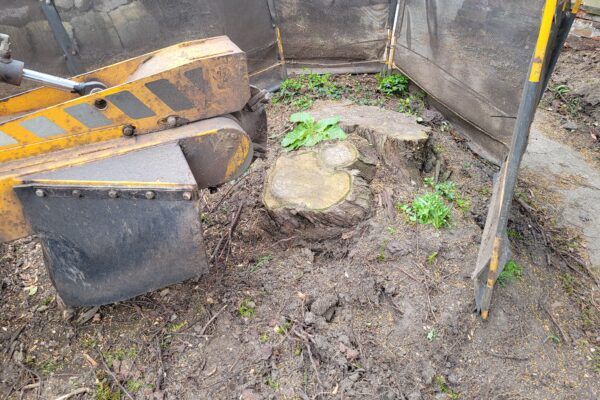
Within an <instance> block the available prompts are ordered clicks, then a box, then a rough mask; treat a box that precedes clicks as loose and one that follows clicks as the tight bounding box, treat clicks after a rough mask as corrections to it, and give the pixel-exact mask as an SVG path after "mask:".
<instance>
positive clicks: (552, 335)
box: [548, 333, 560, 344]
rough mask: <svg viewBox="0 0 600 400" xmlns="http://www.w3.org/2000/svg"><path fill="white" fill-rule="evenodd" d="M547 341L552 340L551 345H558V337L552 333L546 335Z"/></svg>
mask: <svg viewBox="0 0 600 400" xmlns="http://www.w3.org/2000/svg"><path fill="white" fill-rule="evenodd" d="M548 339H550V340H552V342H553V343H556V344H558V343H560V337H559V336H558V335H556V334H554V333H550V334H549V335H548Z"/></svg>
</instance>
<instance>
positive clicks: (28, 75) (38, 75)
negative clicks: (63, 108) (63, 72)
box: [23, 68, 79, 92]
mask: <svg viewBox="0 0 600 400" xmlns="http://www.w3.org/2000/svg"><path fill="white" fill-rule="evenodd" d="M23 78H24V79H27V80H30V81H34V82H40V83H43V84H44V85H46V86H52V87H56V88H59V89H65V90H68V91H69V92H75V91H76V89H77V85H79V83H78V82H75V81H72V80H69V79H65V78H61V77H59V76H54V75H49V74H44V73H43V72H37V71H33V70H31V69H27V68H24V69H23Z"/></svg>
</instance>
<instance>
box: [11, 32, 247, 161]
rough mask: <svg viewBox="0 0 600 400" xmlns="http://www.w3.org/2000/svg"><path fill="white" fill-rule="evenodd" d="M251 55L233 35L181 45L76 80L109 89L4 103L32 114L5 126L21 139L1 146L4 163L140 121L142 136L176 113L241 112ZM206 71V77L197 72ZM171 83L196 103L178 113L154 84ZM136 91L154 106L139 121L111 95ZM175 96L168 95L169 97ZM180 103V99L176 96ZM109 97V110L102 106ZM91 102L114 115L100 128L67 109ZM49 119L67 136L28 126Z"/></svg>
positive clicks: (106, 136)
mask: <svg viewBox="0 0 600 400" xmlns="http://www.w3.org/2000/svg"><path fill="white" fill-rule="evenodd" d="M246 68H247V67H246V59H245V54H244V53H243V52H242V51H241V50H240V49H239V48H238V47H237V46H236V45H235V44H234V43H233V42H231V40H229V38H227V37H224V36H222V37H217V38H211V39H203V40H197V41H192V42H186V43H181V44H178V45H175V46H171V47H168V48H166V49H163V50H159V51H157V52H154V53H150V54H147V55H145V56H140V57H136V58H134V59H131V60H127V61H124V62H122V63H118V64H115V65H112V66H109V67H106V68H102V69H100V70H97V71H94V72H91V73H89V74H85V75H82V76H79V77H76V78H75V80H78V81H86V80H91V79H93V80H99V81H101V82H103V83H105V84H107V86H108V89H106V90H103V91H101V92H98V93H95V94H91V95H88V96H83V97H75V96H74V95H73V94H70V93H64V92H59V91H57V90H54V89H49V88H40V89H35V90H32V91H29V92H26V93H24V94H22V95H18V96H14V97H10V98H8V99H5V100H3V101H0V116H2V115H8V114H17V113H22V112H29V111H32V110H37V111H32V112H31V113H29V114H26V115H21V116H19V117H17V118H15V119H12V120H9V121H6V122H4V123H2V124H0V131H2V132H3V133H5V134H7V135H9V136H10V137H12V138H13V139H15V140H16V141H17V143H15V144H9V145H5V146H0V162H5V161H10V160H16V159H20V158H25V157H31V156H35V155H40V154H44V153H48V152H53V151H57V150H61V149H66V148H71V147H75V146H79V145H82V144H88V143H95V142H101V141H105V140H111V139H114V138H117V137H119V136H121V135H122V130H123V127H124V126H126V125H132V126H134V127H135V132H136V134H145V133H149V132H154V131H158V130H162V129H165V128H166V127H167V126H166V120H167V118H168V117H169V116H177V117H178V118H182V119H185V120H188V121H197V120H200V119H205V118H210V117H214V116H217V115H222V114H227V113H230V112H235V111H238V110H240V109H241V108H242V107H243V106H244V104H245V103H246V101H247V100H248V98H249V97H250V89H249V82H248V74H247V70H246ZM193 73H196V76H197V75H198V74H199V76H200V78H199V81H198V80H197V81H193V80H192V79H191V78H190V77H191V76H193V75H190V74H193ZM163 80H164V81H167V82H168V83H169V84H170V85H171V86H172V87H174V88H175V90H176V91H177V93H179V94H180V96H178V97H179V100H180V99H181V98H182V97H183V98H185V99H187V100H188V101H189V102H190V103H191V104H192V105H193V106H191V107H187V108H185V109H179V110H173V109H171V108H170V107H169V105H168V103H169V101H168V100H169V99H168V98H166V99H165V96H163V97H162V98H161V97H159V95H157V94H155V93H154V92H153V91H151V90H150V89H149V88H148V87H147V86H146V85H147V84H152V83H156V82H158V81H163ZM124 92H129V93H130V94H131V95H133V96H134V97H135V99H137V101H139V102H141V103H142V104H143V105H144V106H145V107H147V109H149V110H151V112H150V113H149V114H153V115H150V116H148V114H146V115H145V116H142V117H139V118H132V117H131V116H129V115H128V114H127V113H125V112H124V111H123V110H122V109H121V108H119V107H118V106H117V105H116V104H113V103H112V102H111V100H110V96H111V95H116V94H119V93H120V94H123V93H124ZM166 97H168V96H166ZM171 100H172V97H171ZM104 101H106V103H105V104H106V108H104V107H101V106H97V105H100V103H103V102H104ZM81 104H86V105H88V106H90V107H94V110H95V111H96V112H99V113H101V114H102V116H104V117H105V118H107V119H108V120H110V123H109V124H106V125H104V126H101V127H99V128H94V129H91V128H89V127H86V126H85V125H83V124H82V123H81V122H79V121H78V120H77V119H75V118H74V117H72V116H71V115H69V114H68V113H67V112H65V108H67V107H72V106H76V105H81ZM38 117H44V118H47V120H49V121H51V123H52V124H54V125H56V126H57V127H59V128H60V129H61V130H62V131H63V132H64V133H61V134H57V135H53V136H49V137H41V136H39V135H36V134H35V133H34V132H31V131H30V130H28V129H26V128H24V127H23V126H22V125H21V124H22V123H23V122H27V121H30V120H32V119H34V118H38Z"/></svg>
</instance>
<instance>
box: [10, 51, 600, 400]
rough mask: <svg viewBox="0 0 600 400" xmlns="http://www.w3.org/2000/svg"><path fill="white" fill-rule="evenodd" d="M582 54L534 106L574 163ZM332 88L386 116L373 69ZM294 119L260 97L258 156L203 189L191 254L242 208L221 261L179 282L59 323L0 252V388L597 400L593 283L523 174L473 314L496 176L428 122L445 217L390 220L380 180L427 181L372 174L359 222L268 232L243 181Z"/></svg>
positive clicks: (45, 395) (411, 188) (405, 198)
mask: <svg viewBox="0 0 600 400" xmlns="http://www.w3.org/2000/svg"><path fill="white" fill-rule="evenodd" d="M595 43H596V46H597V45H598V42H595ZM598 47H600V46H598ZM598 47H594V46H592V45H590V44H589V43H588V44H586V45H585V46H573V45H571V46H569V47H568V48H567V49H566V51H565V53H564V55H563V56H562V57H561V60H560V65H559V67H558V70H557V74H556V76H555V81H554V82H552V84H551V85H554V86H552V88H554V87H555V85H559V84H564V85H571V86H572V87H571V89H572V90H570V91H569V92H568V93H565V94H561V96H562V97H561V96H558V95H557V94H556V93H555V92H552V91H550V92H548V93H547V94H546V96H545V98H544V103H543V104H542V107H544V108H546V109H550V111H549V112H552V113H554V114H556V117H557V118H558V120H559V121H561V122H560V123H561V125H562V124H564V123H566V122H569V121H573V122H574V123H576V124H577V128H576V129H571V130H567V129H565V128H564V127H563V126H557V127H556V129H555V130H554V132H556V135H557V137H558V138H559V139H560V140H561V141H564V142H565V143H566V144H568V145H569V146H571V147H572V148H574V149H577V150H581V151H582V152H583V153H584V154H585V156H586V157H587V158H588V159H590V160H598V159H599V155H600V152H599V151H598V150H600V145H599V143H600V142H599V141H598V137H599V136H598V126H597V123H598V119H597V117H595V116H597V115H598V113H599V112H600V108H599V104H598V103H596V104H591V103H589V102H588V100H587V98H588V97H586V94H585V93H582V92H578V89H577V88H579V87H580V86H581V85H584V84H587V83H589V82H588V80H589V77H593V76H595V77H598V76H600V65H599V63H598V61H599V57H598V54H599V51H598ZM584 63H585V66H581V65H582V64H584ZM594 74H595V75H594ZM586 82H587V83H586ZM335 83H336V84H337V85H338V86H340V87H346V88H347V90H345V91H344V93H343V94H342V99H350V100H353V101H356V102H358V103H361V104H377V105H381V106H383V107H385V108H388V109H392V110H397V109H398V100H397V99H388V98H386V97H384V96H382V95H380V94H378V93H377V92H376V91H375V87H376V80H375V78H374V77H373V76H358V77H349V76H341V77H336V78H335ZM595 88H596V89H595V90H596V92H595V93H596V95H597V93H598V90H599V89H598V86H596V87H595ZM592 93H594V92H592ZM577 97H578V98H579V100H573V99H575V98H577ZM573 101H577V102H579V103H578V104H579V105H580V106H581V108H578V109H577V110H573V109H572V108H573V106H572V104H571V102H573ZM294 111H296V110H295V109H294V107H293V106H290V105H285V104H273V105H270V106H269V109H268V114H269V125H270V139H269V148H270V151H269V152H268V154H267V157H266V158H265V159H262V160H258V161H257V162H255V163H254V164H253V165H252V167H251V169H250V171H249V172H248V173H247V174H246V175H245V176H244V177H243V178H241V179H240V181H238V182H236V183H235V184H230V185H226V186H225V187H223V188H221V189H220V190H219V191H218V192H217V193H214V194H210V193H208V192H206V193H204V194H203V196H204V202H205V213H204V214H203V216H202V218H203V221H204V224H205V239H206V244H207V249H208V252H209V254H210V253H211V252H212V249H213V248H214V247H215V245H216V244H217V242H218V241H219V239H220V238H221V236H222V235H224V234H226V232H227V231H228V229H229V224H230V222H231V220H232V216H233V215H234V214H235V213H236V212H237V211H238V210H239V209H240V207H242V208H241V210H242V211H241V214H240V215H241V217H240V222H239V225H238V227H237V229H236V231H235V234H234V236H233V241H232V251H231V253H230V255H229V256H228V257H227V259H219V260H217V261H216V262H215V263H213V265H211V270H210V273H209V274H207V275H206V276H204V277H202V278H200V279H198V280H194V281H188V282H185V283H182V284H179V285H174V286H172V287H169V288H167V289H163V290H159V291H157V292H153V293H149V294H147V295H143V296H139V297H137V298H134V299H131V300H128V301H125V302H121V303H118V304H114V305H109V306H103V307H101V308H99V309H98V310H92V312H89V310H88V309H84V310H76V315H75V316H74V318H73V319H72V320H71V321H69V322H66V321H65V319H64V318H63V315H62V314H63V313H62V312H61V310H60V308H59V307H58V305H57V302H56V293H55V291H54V289H53V287H52V286H51V284H50V281H49V278H48V275H47V272H46V270H45V269H44V266H43V263H42V255H41V249H40V245H39V244H38V243H37V241H36V239H35V238H27V239H23V240H19V241H17V242H14V243H9V244H3V245H0V246H1V247H0V264H1V265H0V298H1V301H0V359H1V371H0V396H2V398H3V399H4V398H7V399H8V398H10V399H18V398H25V399H36V398H39V399H56V398H58V397H59V396H61V395H65V394H69V393H76V392H75V391H77V390H78V389H79V393H80V394H75V395H73V396H72V397H70V398H72V399H75V398H81V399H84V398H85V399H88V398H89V399H92V398H94V399H100V400H115V399H127V398H135V399H153V398H155V399H162V398H168V399H238V398H241V399H244V400H251V399H382V400H392V399H409V400H417V399H459V398H460V399H499V400H500V399H502V400H508V399H597V398H599V397H600V323H599V321H600V319H599V318H600V317H599V316H600V312H599V307H600V302H599V299H598V290H597V287H595V286H594V284H593V283H592V282H593V281H592V279H591V278H590V277H589V276H588V275H587V274H586V271H585V269H584V268H583V267H582V265H580V262H581V263H583V264H585V262H586V261H585V260H586V255H585V244H582V242H580V241H579V239H578V236H577V232H574V233H573V234H572V235H571V234H569V235H566V233H565V232H566V230H564V229H561V228H560V227H558V226H557V225H555V223H554V220H555V218H554V214H553V213H556V208H553V207H555V206H556V202H557V201H560V199H556V198H554V197H552V196H549V195H547V192H546V191H545V187H544V186H545V185H544V184H543V183H542V182H541V181H540V180H539V179H537V178H536V177H535V176H523V177H522V179H521V184H520V186H519V190H518V191H517V197H518V199H519V200H518V202H515V204H514V207H513V213H512V216H511V222H510V226H509V227H510V231H509V232H510V236H511V239H512V250H513V252H514V257H513V258H514V260H515V261H516V262H517V263H518V264H519V265H522V266H523V269H524V271H523V277H522V278H521V279H517V280H514V281H512V282H508V283H506V284H504V285H500V286H499V287H497V288H496V290H495V293H494V300H493V305H492V311H491V316H490V320H489V321H487V322H483V321H482V320H481V318H480V317H478V316H477V315H475V314H474V313H473V308H474V304H473V288H472V281H471V279H470V274H471V271H472V270H473V268H474V265H475V260H476V257H477V250H478V246H479V241H480V236H481V233H482V229H483V225H484V223H485V216H486V211H487V205H488V202H489V200H490V195H491V189H492V179H493V176H494V174H495V173H496V172H497V168H496V167H495V166H493V165H492V164H490V163H488V162H486V161H484V160H483V159H481V158H479V157H478V156H476V155H475V154H473V153H472V152H470V151H469V150H468V148H467V146H466V144H465V143H464V141H463V140H462V139H461V137H460V136H459V135H458V134H457V133H456V132H454V131H453V129H452V127H451V126H449V125H448V124H447V123H445V122H443V121H434V122H432V123H431V126H432V128H433V133H432V146H434V148H435V149H436V152H438V154H441V155H442V158H443V159H444V165H445V166H446V169H447V171H449V173H451V175H450V179H451V180H452V181H453V182H455V183H456V185H457V187H458V188H459V190H460V192H461V194H462V195H463V196H464V197H465V198H467V199H469V200H470V203H471V207H470V209H469V210H467V211H466V212H463V211H461V210H459V209H453V211H452V224H451V226H450V227H448V228H444V229H440V230H437V229H434V228H433V227H431V226H423V225H415V224H413V223H410V222H408V221H407V220H406V218H405V217H404V216H403V215H402V214H400V213H397V212H392V213H390V210H389V208H387V207H386V206H385V201H384V200H383V196H382V193H383V192H384V191H389V192H390V193H391V194H392V198H393V201H394V202H399V203H408V202H410V201H411V200H412V198H414V196H415V195H416V194H418V193H423V192H424V191H426V190H427V189H426V188H424V186H423V184H422V182H415V184H414V185H406V184H401V183H400V182H398V181H397V180H396V179H395V176H394V175H392V174H390V173H388V172H387V170H386V169H385V168H378V172H377V175H376V177H375V179H374V180H373V182H371V188H372V190H373V192H374V194H375V206H374V209H375V211H374V215H373V217H372V218H370V219H368V220H367V221H365V222H363V223H361V224H359V225H358V226H356V227H355V228H354V229H352V230H349V231H348V232H346V233H345V234H344V235H342V237H341V238H337V239H330V240H324V241H319V242H313V241H307V240H303V239H302V237H301V234H298V235H290V236H285V235H281V234H279V233H278V230H277V228H276V227H275V226H274V225H273V223H272V222H271V220H270V218H269V216H268V214H267V213H266V211H265V209H264V207H263V205H262V202H261V190H262V182H263V179H264V176H265V173H266V171H267V169H268V167H269V165H271V164H272V162H273V160H274V159H275V157H276V156H277V154H278V153H279V152H280V151H281V149H280V146H279V141H280V140H281V138H282V136H283V134H284V133H285V132H286V130H287V129H288V128H289V124H288V123H287V120H288V117H289V115H290V114H291V113H292V112H294ZM309 111H310V110H309ZM550 181H551V180H550ZM550 184H557V183H556V182H550ZM565 235H566V236H565ZM117 382H118V383H117Z"/></svg>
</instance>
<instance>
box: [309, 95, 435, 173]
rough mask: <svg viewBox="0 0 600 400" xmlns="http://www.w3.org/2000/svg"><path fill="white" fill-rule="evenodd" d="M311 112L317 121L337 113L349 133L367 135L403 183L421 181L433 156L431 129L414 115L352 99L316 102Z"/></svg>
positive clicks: (385, 162)
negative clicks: (431, 154)
mask: <svg viewBox="0 0 600 400" xmlns="http://www.w3.org/2000/svg"><path fill="white" fill-rule="evenodd" d="M310 114H311V115H312V116H313V117H315V119H316V120H319V119H322V118H326V117H330V116H332V115H336V116H339V117H340V126H341V127H342V129H344V131H346V133H348V134H352V133H354V134H357V135H359V136H361V137H363V138H365V139H366V140H367V141H368V142H369V143H370V144H371V145H372V146H373V147H374V149H375V150H376V152H377V156H378V157H379V159H380V160H381V161H382V163H383V165H385V166H386V167H387V168H388V169H389V170H390V171H391V172H393V173H394V174H396V176H397V177H398V178H399V180H400V181H401V182H405V183H410V181H411V180H412V181H417V180H419V173H420V171H421V170H423V167H424V165H425V162H426V161H427V159H428V158H429V157H430V153H431V149H430V147H431V146H430V145H429V133H430V130H431V129H430V128H429V127H426V126H423V125H419V124H418V123H417V122H416V121H415V118H414V117H410V116H407V115H405V114H402V113H398V112H395V111H390V110H385V109H382V108H379V107H374V106H359V105H356V104H353V103H352V102H330V101H317V102H316V103H315V105H314V106H313V108H312V109H311V110H310Z"/></svg>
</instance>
